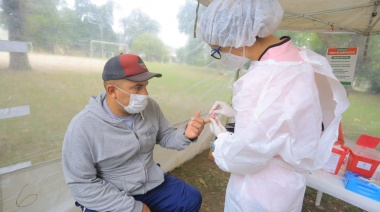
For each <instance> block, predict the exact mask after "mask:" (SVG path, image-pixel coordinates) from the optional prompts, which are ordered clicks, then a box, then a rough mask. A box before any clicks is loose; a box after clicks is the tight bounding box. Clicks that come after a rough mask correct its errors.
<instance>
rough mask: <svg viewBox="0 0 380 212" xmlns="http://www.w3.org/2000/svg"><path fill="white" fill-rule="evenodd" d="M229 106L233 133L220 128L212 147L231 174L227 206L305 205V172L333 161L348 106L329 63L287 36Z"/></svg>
mask: <svg viewBox="0 0 380 212" xmlns="http://www.w3.org/2000/svg"><path fill="white" fill-rule="evenodd" d="M232 106H233V108H234V110H235V122H236V123H235V131H234V133H230V132H225V133H222V134H219V135H218V138H217V140H216V141H215V150H214V152H213V156H214V158H215V162H216V164H217V165H218V166H219V167H220V168H221V169H222V170H224V171H227V172H231V177H230V180H229V183H228V186H227V191H226V199H225V211H228V212H262V211H269V212H276V211H278V212H286V211H301V209H302V202H303V198H304V192H305V189H306V178H307V176H308V174H309V172H308V171H307V170H315V169H320V168H322V167H323V166H324V164H325V162H326V161H327V160H328V159H329V157H330V154H331V149H332V146H333V143H334V142H335V141H336V140H337V137H338V127H339V123H340V121H341V118H342V117H341V116H342V113H343V112H344V111H345V110H346V109H347V108H348V106H349V102H348V99H347V94H346V91H345V89H344V87H343V86H342V85H341V84H340V82H339V81H338V80H337V79H336V77H335V76H334V75H333V73H332V69H331V67H330V65H329V63H328V62H327V60H326V59H325V58H324V57H322V56H320V55H318V54H316V53H314V52H312V51H310V50H307V49H299V48H297V47H295V46H293V45H292V43H291V41H290V38H289V37H285V38H284V39H283V41H282V42H281V45H275V46H272V47H270V48H269V49H267V51H265V52H264V53H263V55H262V56H261V59H260V61H253V62H252V63H251V66H250V68H249V70H248V72H247V73H246V74H245V75H243V76H242V77H241V78H240V79H238V80H237V81H236V82H235V83H234V86H233V99H232ZM322 122H323V125H324V132H323V133H322V131H321V129H322V126H321V123H322Z"/></svg>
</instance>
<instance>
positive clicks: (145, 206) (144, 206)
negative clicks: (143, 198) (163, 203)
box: [142, 203, 150, 212]
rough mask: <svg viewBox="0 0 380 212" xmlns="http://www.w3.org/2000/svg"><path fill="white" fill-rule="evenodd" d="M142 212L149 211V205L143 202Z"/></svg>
mask: <svg viewBox="0 0 380 212" xmlns="http://www.w3.org/2000/svg"><path fill="white" fill-rule="evenodd" d="M142 212H150V209H149V207H148V206H147V205H145V204H144V203H143V209H142Z"/></svg>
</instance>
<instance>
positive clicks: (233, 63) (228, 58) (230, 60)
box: [220, 47, 250, 68]
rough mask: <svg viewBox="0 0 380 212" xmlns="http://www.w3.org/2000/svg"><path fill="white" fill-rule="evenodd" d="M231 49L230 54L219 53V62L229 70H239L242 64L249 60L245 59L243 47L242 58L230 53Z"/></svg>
mask: <svg viewBox="0 0 380 212" xmlns="http://www.w3.org/2000/svg"><path fill="white" fill-rule="evenodd" d="M231 50H232V47H231V48H230V52H228V53H226V52H220V56H221V57H220V60H221V61H222V63H224V64H225V65H227V66H229V67H231V68H241V67H243V65H244V64H246V63H247V62H249V61H250V59H249V58H246V57H245V47H243V56H238V55H234V54H232V53H231Z"/></svg>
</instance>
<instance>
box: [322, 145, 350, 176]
mask: <svg viewBox="0 0 380 212" xmlns="http://www.w3.org/2000/svg"><path fill="white" fill-rule="evenodd" d="M349 151H350V149H349V148H348V147H346V146H344V145H340V144H335V145H334V146H333V148H332V150H331V156H330V159H329V160H328V161H327V163H326V164H325V166H324V167H323V170H325V171H327V172H330V173H331V174H334V175H337V174H338V172H339V169H340V167H341V165H342V163H343V160H344V158H345V157H346V155H347V154H348V153H349Z"/></svg>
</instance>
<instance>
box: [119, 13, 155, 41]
mask: <svg viewBox="0 0 380 212" xmlns="http://www.w3.org/2000/svg"><path fill="white" fill-rule="evenodd" d="M120 24H121V26H122V28H123V29H122V34H123V35H122V37H123V39H124V41H125V42H126V43H127V45H128V46H129V47H131V45H132V43H133V42H134V40H135V39H136V38H137V37H138V36H139V35H140V34H143V33H148V34H153V35H155V34H158V33H159V32H160V25H159V23H158V22H157V21H155V20H153V19H151V18H150V17H149V16H148V15H146V14H145V13H143V12H142V11H141V10H140V9H136V10H133V11H132V12H131V14H130V15H129V16H128V17H126V18H123V19H122V20H121V21H120Z"/></svg>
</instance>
